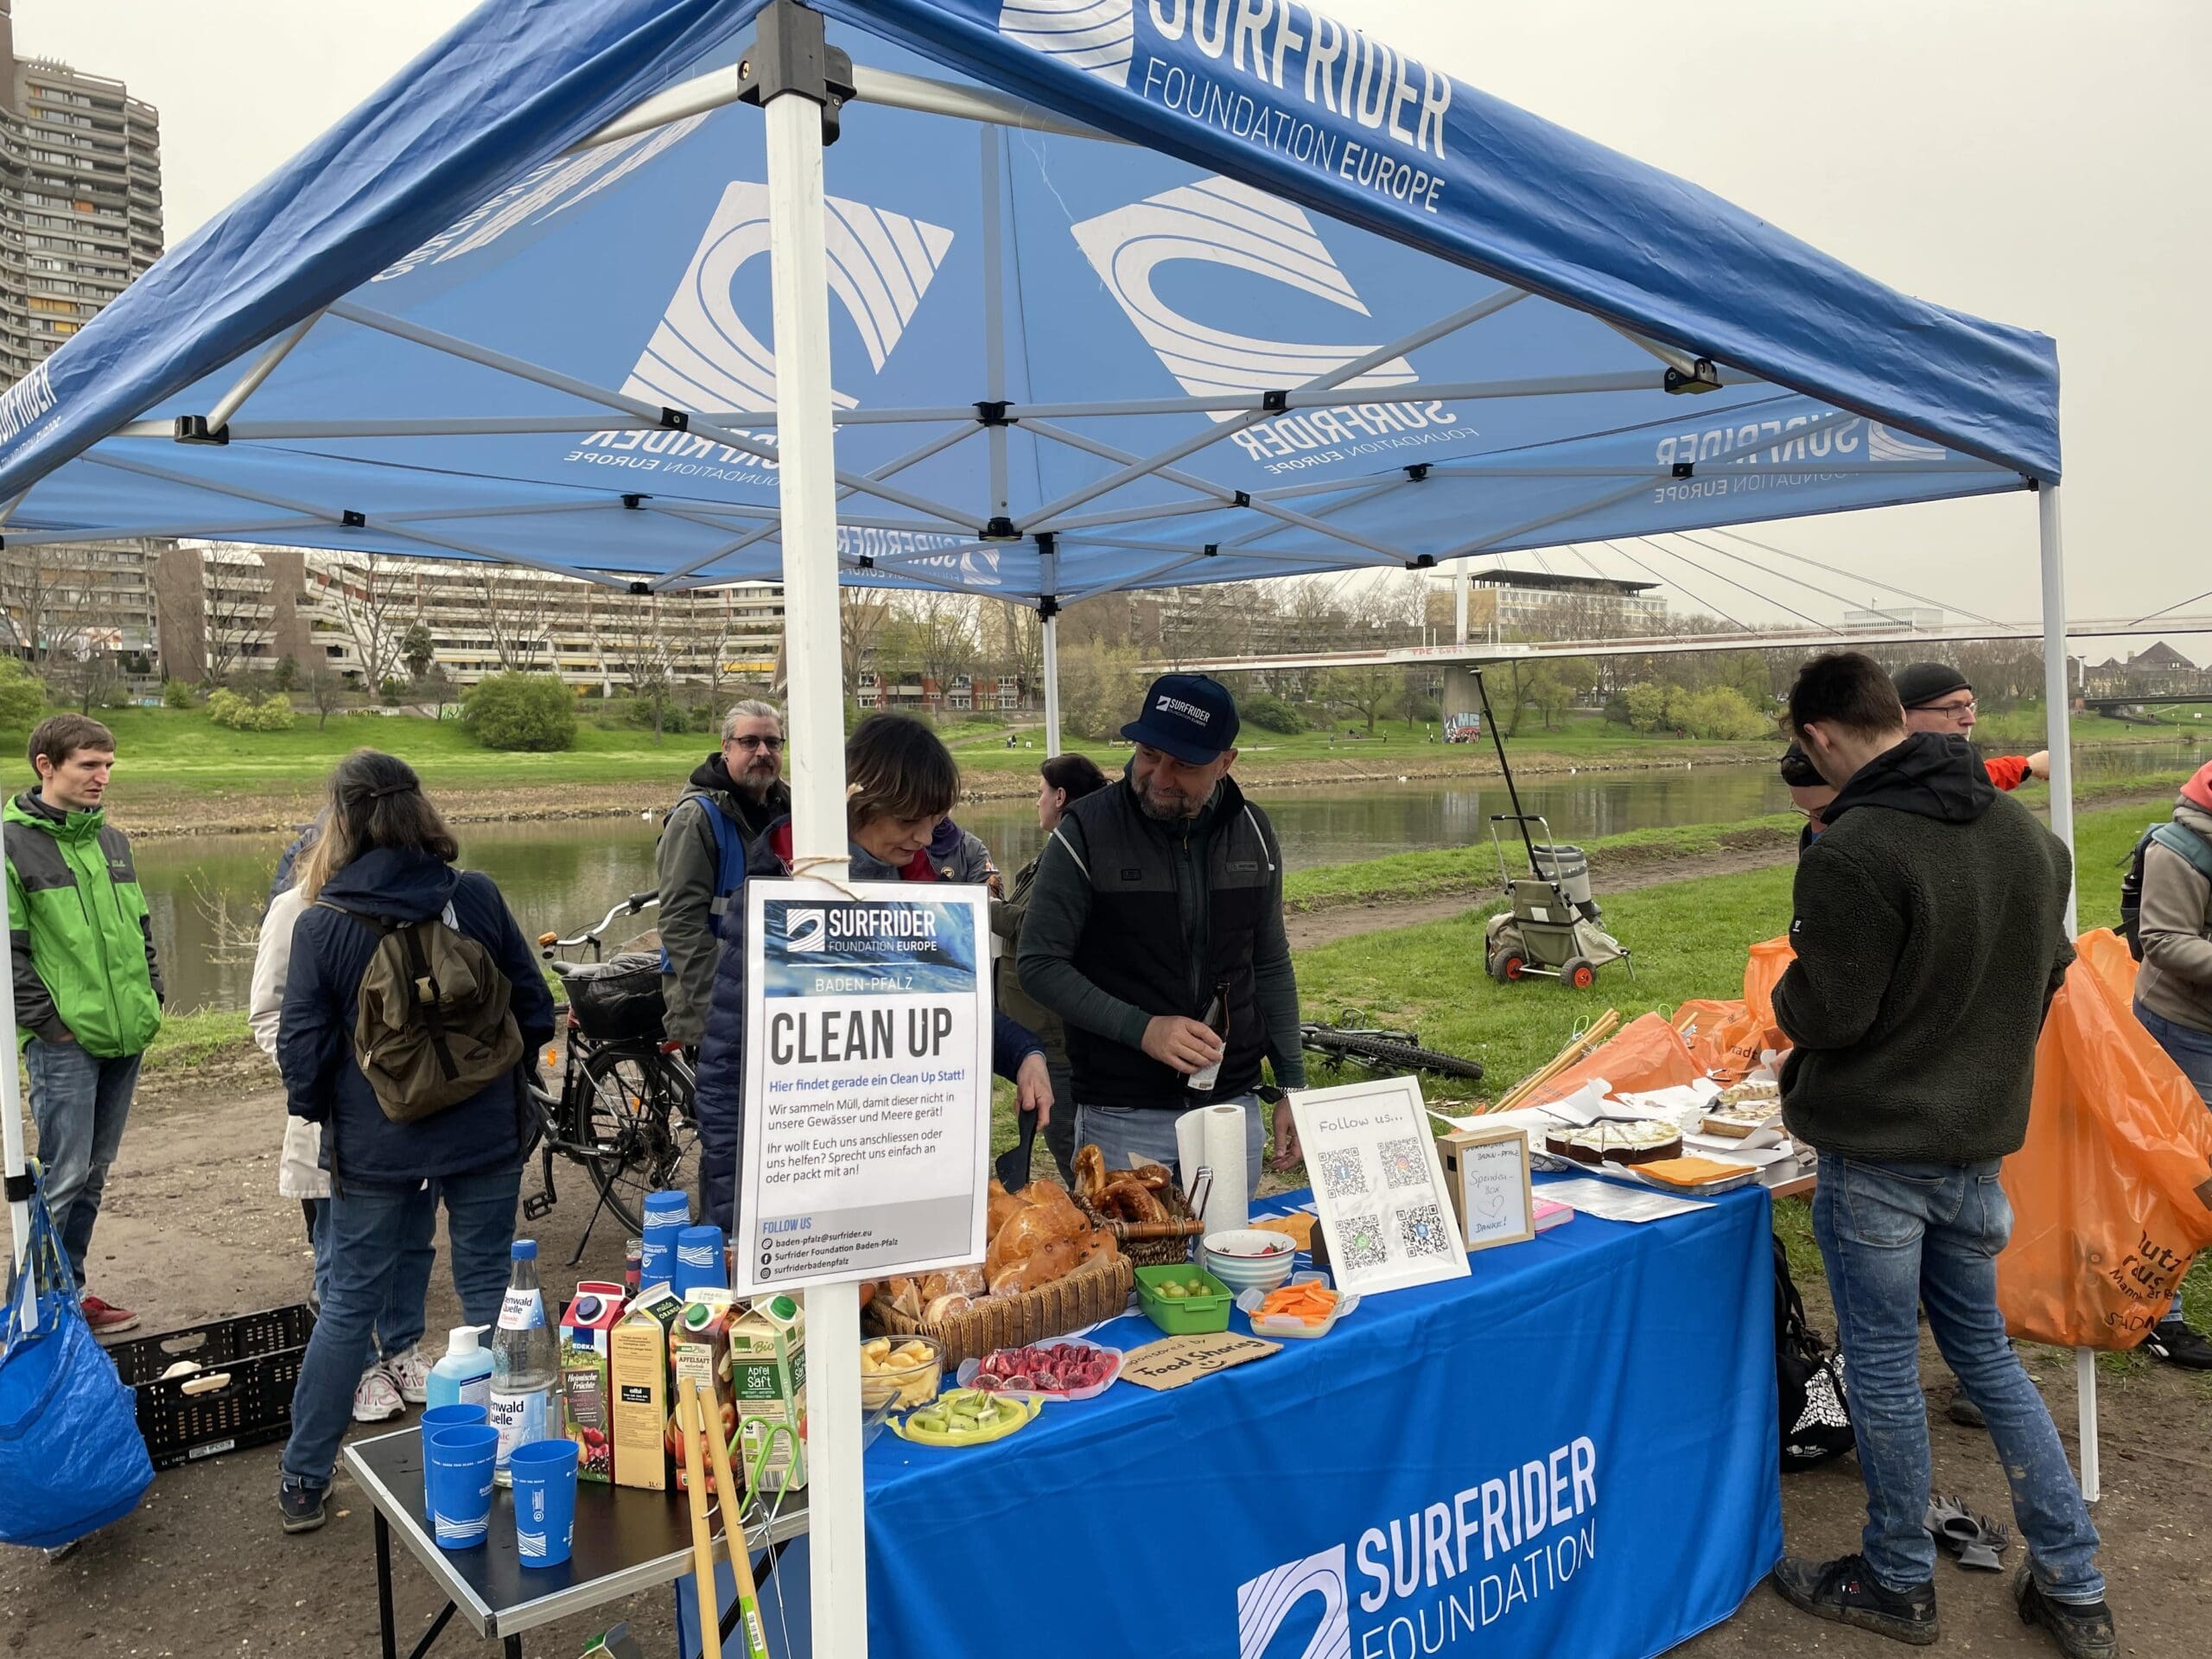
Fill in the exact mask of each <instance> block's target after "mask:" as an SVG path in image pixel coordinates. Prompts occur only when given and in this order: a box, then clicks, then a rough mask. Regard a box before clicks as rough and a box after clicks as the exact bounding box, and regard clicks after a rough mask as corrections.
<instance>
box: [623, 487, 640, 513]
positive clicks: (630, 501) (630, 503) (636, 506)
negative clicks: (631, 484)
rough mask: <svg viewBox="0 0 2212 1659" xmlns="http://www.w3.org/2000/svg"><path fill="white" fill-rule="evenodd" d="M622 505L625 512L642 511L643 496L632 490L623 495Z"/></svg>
mask: <svg viewBox="0 0 2212 1659" xmlns="http://www.w3.org/2000/svg"><path fill="white" fill-rule="evenodd" d="M622 505H623V507H624V509H625V510H626V511H627V512H644V511H645V497H644V496H643V495H642V494H640V493H638V492H637V491H635V490H632V491H630V492H629V493H626V494H625V495H624V496H623V498H622Z"/></svg>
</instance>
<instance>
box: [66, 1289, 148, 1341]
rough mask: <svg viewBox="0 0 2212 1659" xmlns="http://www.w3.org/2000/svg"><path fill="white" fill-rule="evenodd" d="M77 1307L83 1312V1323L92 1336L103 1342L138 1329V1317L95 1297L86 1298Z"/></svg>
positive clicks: (125, 1308) (126, 1309)
mask: <svg viewBox="0 0 2212 1659" xmlns="http://www.w3.org/2000/svg"><path fill="white" fill-rule="evenodd" d="M77 1305H78V1306H79V1307H81V1308H83V1309H84V1310H85V1323H86V1325H89V1326H90V1327H91V1328H92V1334H93V1335H94V1336H96V1337H98V1338H100V1339H101V1340H103V1341H105V1340H106V1339H107V1338H110V1337H119V1336H121V1335H122V1334H123V1333H124V1332H126V1331H136V1330H137V1328H138V1316H137V1314H136V1313H132V1312H131V1311H130V1309H129V1308H127V1307H116V1306H111V1304H109V1303H106V1302H104V1301H102V1300H100V1299H99V1297H97V1296H87V1297H86V1298H85V1299H84V1300H82V1301H80V1302H79V1303H78V1304H77Z"/></svg>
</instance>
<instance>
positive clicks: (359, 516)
mask: <svg viewBox="0 0 2212 1659" xmlns="http://www.w3.org/2000/svg"><path fill="white" fill-rule="evenodd" d="M338 523H339V525H340V528H341V529H345V530H366V529H367V528H368V527H369V515H368V514H366V513H365V512H355V511H354V510H353V508H351V507H348V508H346V510H345V512H341V513H340V514H339V515H338Z"/></svg>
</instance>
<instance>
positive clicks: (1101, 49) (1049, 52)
mask: <svg viewBox="0 0 2212 1659" xmlns="http://www.w3.org/2000/svg"><path fill="white" fill-rule="evenodd" d="M999 33H1000V34H1001V35H1005V36H1006V37H1007V39H1008V40H1010V41H1016V42H1018V43H1019V44H1020V45H1022V46H1026V47H1027V48H1029V49H1030V50H1031V51H1033V52H1042V53H1043V54H1045V55H1046V57H1048V58H1058V60H1060V61H1061V62H1063V63H1065V64H1069V65H1071V66H1072V67H1075V68H1077V69H1084V70H1088V71H1089V72H1090V73H1092V74H1094V75H1096V76H1097V77H1098V78H1099V79H1101V80H1110V81H1112V82H1113V83H1114V85H1116V86H1128V84H1129V58H1130V56H1131V54H1133V53H1134V51H1135V46H1136V37H1137V20H1136V7H1135V4H1134V3H1133V0H1006V3H1005V4H1003V5H1001V7H1000V8H999Z"/></svg>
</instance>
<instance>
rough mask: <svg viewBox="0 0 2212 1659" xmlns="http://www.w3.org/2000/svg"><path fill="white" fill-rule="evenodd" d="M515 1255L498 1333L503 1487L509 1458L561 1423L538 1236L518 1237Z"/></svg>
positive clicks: (495, 1382)
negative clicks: (541, 1289)
mask: <svg viewBox="0 0 2212 1659" xmlns="http://www.w3.org/2000/svg"><path fill="white" fill-rule="evenodd" d="M510 1254H511V1255H512V1257H513V1259H514V1270H513V1272H512V1274H511V1275H510V1276H509V1277H508V1280H507V1294H506V1295H505V1298H504V1299H503V1300H501V1301H500V1303H499V1329H498V1330H497V1331H496V1332H493V1336H492V1401H491V1406H492V1427H494V1428H496V1429H498V1430H499V1460H498V1463H497V1464H496V1465H495V1471H496V1472H495V1474H494V1478H495V1479H497V1480H498V1482H499V1484H500V1485H502V1486H505V1485H506V1484H509V1481H508V1474H507V1459H509V1458H511V1457H512V1456H513V1455H514V1449H515V1447H517V1446H528V1445H529V1444H530V1443H531V1441H533V1440H549V1439H550V1438H551V1437H552V1435H553V1433H555V1430H556V1427H557V1424H556V1421H555V1419H554V1416H553V1397H554V1390H555V1389H556V1388H557V1387H558V1386H559V1383H560V1363H561V1362H560V1356H559V1352H558V1350H557V1348H556V1344H555V1343H554V1340H553V1327H552V1326H551V1325H548V1324H547V1323H546V1321H545V1298H544V1297H543V1295H542V1294H539V1291H538V1288H537V1240H535V1239H530V1238H518V1239H517V1240H515V1242H514V1246H513V1249H512V1251H511V1252H510Z"/></svg>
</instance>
